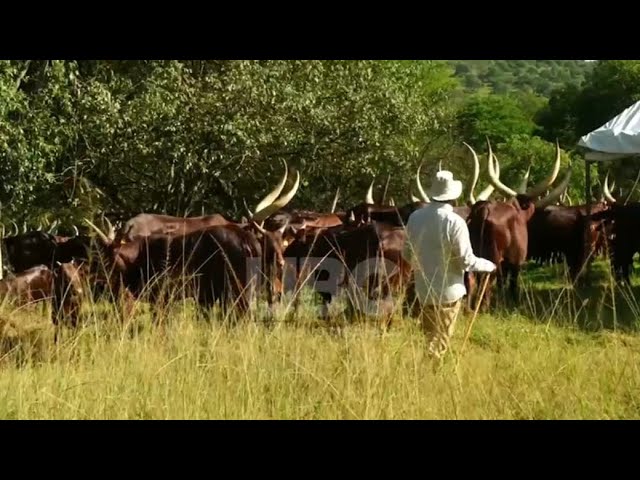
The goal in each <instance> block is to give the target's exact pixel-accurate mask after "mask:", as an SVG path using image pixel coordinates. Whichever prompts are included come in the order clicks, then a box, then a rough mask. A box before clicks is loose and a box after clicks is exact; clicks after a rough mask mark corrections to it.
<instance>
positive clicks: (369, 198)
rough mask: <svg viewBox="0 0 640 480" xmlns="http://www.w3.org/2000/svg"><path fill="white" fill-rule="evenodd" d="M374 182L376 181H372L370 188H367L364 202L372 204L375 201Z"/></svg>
mask: <svg viewBox="0 0 640 480" xmlns="http://www.w3.org/2000/svg"><path fill="white" fill-rule="evenodd" d="M373 182H375V180H372V181H371V185H369V190H367V194H366V195H365V197H364V203H368V204H371V205H373V204H374V203H375V202H374V201H373Z"/></svg>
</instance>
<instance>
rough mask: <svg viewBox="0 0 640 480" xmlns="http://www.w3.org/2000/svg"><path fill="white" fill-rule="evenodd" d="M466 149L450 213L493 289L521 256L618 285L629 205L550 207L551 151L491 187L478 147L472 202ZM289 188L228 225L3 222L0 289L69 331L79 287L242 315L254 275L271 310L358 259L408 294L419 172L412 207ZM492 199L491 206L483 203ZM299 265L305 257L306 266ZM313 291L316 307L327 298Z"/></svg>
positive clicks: (492, 171) (144, 220) (625, 258)
mask: <svg viewBox="0 0 640 480" xmlns="http://www.w3.org/2000/svg"><path fill="white" fill-rule="evenodd" d="M465 145H466V147H467V148H468V149H469V151H470V154H471V156H470V158H471V159H472V160H473V166H474V175H473V181H472V184H471V185H470V188H469V193H468V196H467V201H466V204H465V205H460V206H457V207H455V211H456V212H457V213H458V214H459V215H461V216H462V217H463V218H465V219H466V221H467V224H468V226H469V231H470V235H471V241H472V245H473V248H474V252H475V253H476V255H479V256H482V257H485V258H488V259H490V260H491V261H493V262H494V263H495V264H497V265H498V267H499V268H498V270H497V272H496V274H494V275H493V277H494V278H496V279H497V280H498V283H499V284H502V283H503V282H504V281H505V280H506V279H507V278H509V279H510V282H509V291H510V293H511V294H512V295H517V294H518V287H517V285H518V275H519V272H520V269H521V268H522V267H523V266H524V264H525V263H526V262H527V261H529V260H533V261H536V262H539V263H542V262H556V261H561V260H563V259H564V260H566V262H567V265H568V267H569V272H570V275H571V278H572V280H574V281H575V280H577V279H578V278H579V277H580V274H581V273H582V272H583V271H584V269H585V266H586V265H587V263H588V262H589V260H590V259H591V258H594V257H595V256H596V255H600V254H603V253H605V252H611V259H612V266H613V268H614V271H615V273H616V276H617V278H619V279H621V280H627V281H628V280H629V275H630V268H631V265H632V258H633V255H634V254H635V252H636V250H637V247H638V246H640V231H639V230H638V229H637V224H638V223H640V204H625V205H622V204H620V203H619V202H616V199H615V198H614V197H613V195H612V194H611V192H610V188H609V186H608V182H607V181H605V182H604V189H603V191H604V198H603V199H601V201H599V202H597V203H594V204H592V205H591V207H590V211H588V208H587V206H586V205H578V206H571V205H561V204H559V199H561V198H562V197H563V194H564V193H565V191H566V189H567V186H568V184H569V180H570V178H571V168H570V167H569V168H568V169H567V172H566V174H565V175H564V177H563V178H562V179H561V180H560V181H559V182H558V183H557V184H556V185H555V186H554V183H555V182H556V179H557V178H558V176H559V173H560V168H561V164H560V148H559V146H558V147H557V150H556V157H555V159H554V161H553V168H552V170H551V172H550V173H549V176H548V177H547V178H545V179H544V180H543V181H541V182H540V183H539V184H537V185H535V186H533V187H530V188H528V185H527V179H528V174H527V175H526V176H525V178H524V179H523V181H522V183H521V185H519V187H518V188H517V189H512V188H510V187H508V186H507V185H505V184H504V183H502V181H501V180H500V169H499V163H498V160H497V158H496V157H495V155H494V154H493V153H492V151H491V145H489V146H488V147H489V148H488V154H487V166H488V175H489V180H490V186H489V187H488V188H486V189H485V190H484V191H483V192H481V193H480V194H479V195H478V196H477V197H475V196H474V190H475V187H476V184H477V182H478V179H479V175H480V163H479V160H478V156H477V155H476V153H475V152H474V150H473V149H472V148H471V147H470V146H469V145H467V144H466V143H465ZM288 180H289V171H288V169H287V165H286V163H285V173H284V176H283V178H282V180H281V181H280V183H279V184H278V186H277V187H276V188H275V189H274V190H273V191H272V192H270V193H269V194H268V195H267V196H266V197H265V198H264V199H263V200H262V201H261V202H260V203H259V204H258V205H257V206H256V208H255V210H254V212H251V211H249V212H248V215H247V216H246V217H243V218H242V219H241V220H239V221H236V220H230V219H228V218H226V217H225V216H223V215H221V214H214V215H207V216H201V217H186V218H181V217H172V216H167V215H156V214H147V213H142V214H139V215H137V216H135V217H133V218H131V219H130V220H128V221H127V222H125V223H124V224H122V225H120V226H119V227H118V228H117V229H116V228H114V227H113V225H112V224H111V222H110V221H109V220H108V219H106V218H105V217H103V219H104V225H103V226H102V228H100V227H98V226H97V225H95V224H94V223H92V222H90V221H88V220H87V221H86V223H87V225H88V227H90V230H88V232H90V233H92V235H81V234H79V232H78V230H77V228H76V229H75V235H73V236H71V237H60V236H56V235H53V234H52V233H47V232H44V231H41V230H38V231H28V232H19V231H18V228H17V226H16V225H15V224H14V231H13V232H12V233H10V234H8V235H5V236H4V238H3V247H4V248H3V250H4V252H5V255H4V257H5V261H4V262H3V263H4V267H6V268H7V271H9V269H10V271H11V273H9V274H8V275H7V278H5V279H4V280H2V281H0V293H2V294H3V295H10V296H12V297H14V298H17V299H20V300H22V301H25V302H32V301H38V300H45V299H48V300H50V301H51V305H52V307H53V308H52V320H53V322H54V324H56V325H58V324H60V322H61V321H62V320H66V323H67V324H69V325H72V326H75V325H76V323H77V319H78V312H79V309H80V306H81V305H80V304H81V301H82V299H83V298H86V296H85V295H84V293H87V292H83V288H86V286H87V285H89V286H90V290H91V291H90V292H89V293H91V294H94V295H97V294H100V292H103V293H104V292H109V293H110V294H112V296H111V298H119V299H123V298H124V299H125V300H126V301H125V302H124V303H123V304H124V305H130V304H131V302H132V301H133V300H134V299H136V298H141V297H142V295H143V293H144V292H148V294H149V295H150V297H149V298H150V301H151V303H152V304H153V305H162V304H163V302H164V301H166V300H167V298H166V296H167V292H168V290H167V289H166V288H161V285H162V283H161V282H158V281H157V280H158V279H159V278H160V277H161V278H163V279H168V280H170V281H172V282H173V283H174V285H180V286H181V287H182V288H183V292H184V293H186V294H187V295H189V296H191V297H193V298H195V299H196V301H197V303H198V304H199V305H200V306H202V307H205V308H208V307H211V306H213V305H214V304H215V303H216V302H218V301H219V302H220V304H221V307H222V308H223V309H225V311H226V309H227V308H229V307H230V306H231V307H233V308H234V309H237V310H239V311H240V313H242V312H244V311H246V310H247V308H248V306H249V302H250V297H249V295H248V292H249V291H250V289H249V288H248V284H249V283H250V282H252V281H254V280H255V279H256V278H258V277H260V281H259V282H257V283H256V285H257V284H259V285H260V288H261V289H263V290H262V293H264V294H265V295H266V299H267V302H268V303H269V305H272V304H273V302H275V301H278V299H279V298H280V297H281V295H282V294H283V293H284V292H285V291H288V290H290V289H291V288H293V289H295V291H296V292H297V291H298V289H299V288H300V286H301V284H302V283H305V282H308V281H309V280H311V284H312V285H313V286H317V285H320V284H321V283H322V275H323V262H324V261H328V260H329V259H331V260H332V261H333V262H334V265H335V262H336V261H337V262H339V264H340V265H341V267H342V269H343V272H342V276H341V280H340V281H341V282H342V284H346V283H348V282H349V278H350V274H352V273H353V271H354V269H355V268H356V267H357V266H358V265H359V264H361V263H362V262H366V261H370V260H371V259H377V260H384V262H385V263H387V264H388V263H389V262H390V263H391V264H392V265H394V266H395V268H394V270H393V271H392V272H385V274H384V278H383V279H382V281H381V278H382V276H383V275H381V271H380V270H375V269H374V270H373V271H372V272H371V277H370V280H371V281H375V282H378V283H377V285H383V287H384V289H385V291H386V294H387V295H389V294H396V293H398V292H405V293H406V292H410V291H411V289H410V288H407V287H410V285H411V279H412V271H411V266H410V265H408V264H407V263H406V262H405V260H404V259H403V257H402V250H403V248H404V244H405V230H404V227H403V226H404V225H405V224H406V222H407V220H408V218H409V216H410V215H411V213H413V212H414V211H415V210H417V209H419V208H422V207H424V206H425V205H427V203H429V201H430V200H429V198H428V196H427V194H426V193H425V190H424V188H423V186H422V184H421V182H420V169H418V172H417V174H416V179H415V187H416V189H417V192H418V193H419V194H420V197H421V198H417V197H414V196H413V194H412V196H411V201H410V202H409V203H408V204H406V205H403V206H400V207H396V206H395V205H383V204H379V203H376V202H375V201H374V199H373V195H372V188H373V183H372V185H371V187H369V191H368V192H367V194H366V197H365V201H364V202H362V203H360V204H358V205H355V206H353V207H351V208H349V209H346V210H345V211H340V212H336V211H335V208H336V203H337V194H336V200H335V201H334V204H333V208H332V209H331V211H330V212H326V213H325V212H315V211H306V210H291V209H286V208H284V207H285V206H286V205H287V204H288V203H289V202H290V201H291V199H292V198H293V197H294V195H295V194H296V191H297V190H298V187H299V185H300V173H299V172H297V171H296V172H295V180H294V181H293V184H292V186H290V187H289V188H288V189H287V190H286V191H284V189H285V186H286V185H287V183H288ZM283 191H284V193H283ZM494 192H495V193H496V194H498V195H500V196H501V197H502V198H500V199H497V200H490V197H491V195H493V194H494ZM607 247H608V248H607ZM309 258H313V259H316V260H315V262H313V263H312V265H311V267H310V266H309V264H308V263H307V262H306V260H307V259H309ZM318 259H319V260H318ZM250 260H251V261H252V262H253V263H252V262H251V261H250ZM252 265H253V266H254V267H255V268H252V267H251V266H252ZM285 272H288V273H292V275H293V278H294V279H295V281H294V282H293V284H290V283H288V282H286V281H284V280H283V279H284V278H285V277H286V275H285ZM324 274H325V275H326V272H324ZM467 280H468V282H467V285H468V287H469V289H471V291H473V286H474V284H475V283H476V282H473V281H472V280H473V278H472V277H471V276H468V277H467ZM316 291H317V292H318V293H319V294H320V296H321V297H322V300H323V307H324V308H325V309H326V306H327V305H328V304H329V303H330V302H331V300H332V297H333V296H334V293H335V292H332V291H331V289H327V288H316ZM254 293H255V292H254ZM470 293H471V292H470ZM407 298H410V294H409V295H407ZM469 298H472V295H471V294H470V295H469ZM485 301H488V296H487V297H485Z"/></svg>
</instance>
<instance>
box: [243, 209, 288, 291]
mask: <svg viewBox="0 0 640 480" xmlns="http://www.w3.org/2000/svg"><path fill="white" fill-rule="evenodd" d="M287 227H288V225H287V224H285V225H283V226H282V227H280V228H279V229H278V230H274V231H272V232H270V231H268V230H265V229H264V228H263V227H261V226H260V225H258V224H257V223H256V222H251V223H250V224H249V229H250V231H251V232H252V233H253V235H254V236H255V237H256V239H257V240H258V241H259V242H260V245H261V246H262V262H263V268H264V272H265V275H266V276H267V278H268V279H271V281H270V284H271V289H272V290H271V291H272V292H273V294H275V295H276V296H279V295H281V294H282V275H283V272H284V266H285V260H284V250H285V248H286V246H287V243H286V242H287V241H286V240H285V236H284V235H285V231H286V230H287Z"/></svg>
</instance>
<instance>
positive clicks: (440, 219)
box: [403, 202, 495, 305]
mask: <svg viewBox="0 0 640 480" xmlns="http://www.w3.org/2000/svg"><path fill="white" fill-rule="evenodd" d="M403 256H404V257H405V258H406V259H407V261H409V262H411V263H412V264H413V268H414V279H415V289H416V295H417V296H418V299H419V300H420V301H421V302H422V303H424V304H427V305H434V304H447V303H453V302H455V301H457V300H459V299H460V298H462V297H463V296H464V295H465V294H466V293H467V291H466V288H465V286H464V272H465V271H467V272H492V271H493V270H495V265H494V264H493V262H490V261H489V260H485V259H484V258H479V257H476V256H475V255H474V254H473V249H472V247H471V240H470V238H469V228H468V227H467V224H466V222H465V221H464V219H463V218H462V217H461V216H460V215H458V214H457V213H455V212H454V211H453V207H451V205H449V204H446V203H440V202H433V203H430V204H429V205H427V206H426V207H424V208H421V209H419V210H416V211H415V212H414V213H413V214H411V216H410V217H409V220H408V222H407V239H406V243H405V247H404V252H403Z"/></svg>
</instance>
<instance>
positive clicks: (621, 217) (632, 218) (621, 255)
mask: <svg viewBox="0 0 640 480" xmlns="http://www.w3.org/2000/svg"><path fill="white" fill-rule="evenodd" d="M593 218H594V220H595V221H603V222H605V223H606V225H607V227H608V228H609V229H610V232H611V239H610V247H611V248H610V251H609V254H610V259H611V268H612V270H613V273H614V275H615V278H616V280H617V281H621V282H626V283H627V284H630V282H631V270H632V267H633V257H634V255H635V254H636V253H638V252H640V203H635V202H634V203H629V204H626V205H621V204H618V203H614V204H612V205H610V207H609V208H608V209H606V210H603V211H600V212H597V213H595V214H593Z"/></svg>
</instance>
